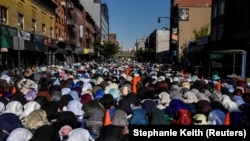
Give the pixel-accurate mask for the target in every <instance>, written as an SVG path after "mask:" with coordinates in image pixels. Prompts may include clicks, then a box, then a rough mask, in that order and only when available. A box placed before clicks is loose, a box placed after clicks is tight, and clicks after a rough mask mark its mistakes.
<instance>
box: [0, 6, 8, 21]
mask: <svg viewBox="0 0 250 141" xmlns="http://www.w3.org/2000/svg"><path fill="white" fill-rule="evenodd" d="M0 10H1V11H0V18H1V19H0V20H1V22H0V23H1V24H6V23H7V8H6V7H3V6H0Z"/></svg>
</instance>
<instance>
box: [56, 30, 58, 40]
mask: <svg viewBox="0 0 250 141" xmlns="http://www.w3.org/2000/svg"><path fill="white" fill-rule="evenodd" d="M56 39H58V27H56Z"/></svg>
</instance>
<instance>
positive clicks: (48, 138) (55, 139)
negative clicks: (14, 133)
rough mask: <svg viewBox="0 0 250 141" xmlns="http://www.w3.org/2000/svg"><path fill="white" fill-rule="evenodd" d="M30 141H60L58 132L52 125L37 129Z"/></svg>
mask: <svg viewBox="0 0 250 141" xmlns="http://www.w3.org/2000/svg"><path fill="white" fill-rule="evenodd" d="M29 141H60V137H59V133H58V131H57V130H56V129H55V128H54V127H53V126H51V125H43V126H41V127H39V128H37V130H36V132H35V133H34V135H33V136H32V138H31V139H30V140H29Z"/></svg>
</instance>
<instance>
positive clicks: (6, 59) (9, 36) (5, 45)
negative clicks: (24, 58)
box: [0, 25, 18, 68]
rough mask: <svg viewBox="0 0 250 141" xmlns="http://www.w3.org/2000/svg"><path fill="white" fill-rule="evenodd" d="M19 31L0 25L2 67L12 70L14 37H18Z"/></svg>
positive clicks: (0, 63)
mask: <svg viewBox="0 0 250 141" xmlns="http://www.w3.org/2000/svg"><path fill="white" fill-rule="evenodd" d="M17 31H18V30H17V29H15V28H12V27H9V26H6V25H0V38H1V40H0V45H1V50H0V66H2V67H8V68H12V67H13V66H12V62H13V59H12V57H13V55H12V53H13V37H14V36H17Z"/></svg>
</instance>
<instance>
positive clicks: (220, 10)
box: [218, 0, 225, 15]
mask: <svg viewBox="0 0 250 141" xmlns="http://www.w3.org/2000/svg"><path fill="white" fill-rule="evenodd" d="M224 10H225V1H224V0H222V1H220V2H219V3H218V15H223V14H224Z"/></svg>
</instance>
